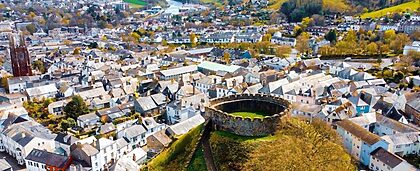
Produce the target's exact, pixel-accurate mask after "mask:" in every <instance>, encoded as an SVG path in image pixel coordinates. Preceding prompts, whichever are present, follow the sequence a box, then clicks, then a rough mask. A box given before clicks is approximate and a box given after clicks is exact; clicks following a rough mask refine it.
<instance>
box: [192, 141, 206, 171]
mask: <svg viewBox="0 0 420 171" xmlns="http://www.w3.org/2000/svg"><path fill="white" fill-rule="evenodd" d="M205 170H207V166H206V161H205V159H204V152H203V148H202V147H201V146H200V147H199V148H198V149H197V151H195V153H194V155H193V158H192V159H191V163H190V165H188V167H187V171H205Z"/></svg>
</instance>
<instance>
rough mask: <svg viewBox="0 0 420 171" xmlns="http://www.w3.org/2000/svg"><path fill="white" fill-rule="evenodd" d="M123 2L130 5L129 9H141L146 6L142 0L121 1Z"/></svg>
mask: <svg viewBox="0 0 420 171" xmlns="http://www.w3.org/2000/svg"><path fill="white" fill-rule="evenodd" d="M123 1H124V2H127V3H130V7H132V8H141V7H144V6H145V5H147V2H145V1H143V0H123Z"/></svg>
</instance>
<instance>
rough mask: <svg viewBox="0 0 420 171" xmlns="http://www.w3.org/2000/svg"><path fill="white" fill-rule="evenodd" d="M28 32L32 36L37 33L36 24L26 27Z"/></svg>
mask: <svg viewBox="0 0 420 171" xmlns="http://www.w3.org/2000/svg"><path fill="white" fill-rule="evenodd" d="M26 30H27V31H28V32H29V33H31V34H34V33H35V32H36V31H37V29H36V26H35V24H28V25H26Z"/></svg>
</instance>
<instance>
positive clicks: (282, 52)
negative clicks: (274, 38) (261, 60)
mask: <svg viewBox="0 0 420 171" xmlns="http://www.w3.org/2000/svg"><path fill="white" fill-rule="evenodd" d="M290 52H292V48H291V47H290V46H278V47H277V49H276V56H278V57H286V56H287V55H288V54H290Z"/></svg>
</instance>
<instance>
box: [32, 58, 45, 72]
mask: <svg viewBox="0 0 420 171" xmlns="http://www.w3.org/2000/svg"><path fill="white" fill-rule="evenodd" d="M32 65H33V67H34V68H35V69H37V70H38V71H39V72H41V73H45V71H46V68H45V66H44V62H42V61H41V60H36V61H34V63H33V64H32Z"/></svg>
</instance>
